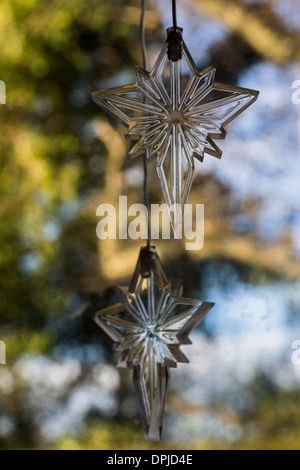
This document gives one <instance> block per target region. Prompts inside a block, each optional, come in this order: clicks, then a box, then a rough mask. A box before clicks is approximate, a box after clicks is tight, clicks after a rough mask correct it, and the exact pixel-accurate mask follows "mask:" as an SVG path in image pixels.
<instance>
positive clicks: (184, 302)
mask: <svg viewBox="0 0 300 470" xmlns="http://www.w3.org/2000/svg"><path fill="white" fill-rule="evenodd" d="M182 289H183V281H181V280H172V281H168V280H167V278H166V276H165V273H164V271H163V268H162V265H161V262H160V260H159V258H158V255H157V252H156V249H155V247H149V248H148V247H145V248H142V249H141V251H140V256H139V259H138V263H137V266H136V269H135V272H134V274H133V277H132V280H131V282H130V286H129V288H123V287H122V288H121V287H120V288H118V296H119V302H118V303H117V304H115V305H112V306H110V307H108V308H105V309H103V310H100V311H98V312H96V314H95V317H94V319H95V321H96V323H97V324H98V325H99V326H100V327H101V328H102V330H104V331H105V333H106V334H107V335H108V336H110V337H111V339H112V340H113V341H114V343H115V344H114V348H115V349H116V350H118V351H121V355H120V358H119V360H118V363H117V366H118V367H125V368H129V369H133V382H134V387H135V391H136V396H137V401H138V406H139V410H140V415H141V420H142V423H143V427H144V432H145V436H146V438H147V439H148V440H153V441H157V440H159V439H160V435H161V429H162V420H163V412H164V405H165V399H166V394H167V387H168V381H169V368H174V367H176V366H177V364H178V363H179V362H184V363H187V362H188V359H187V358H186V356H185V355H184V353H183V352H182V350H181V345H186V344H191V341H190V339H189V334H190V333H191V332H192V331H193V330H194V329H195V328H196V326H197V325H198V324H199V323H200V322H201V321H202V320H203V318H204V317H205V316H206V315H207V313H208V312H209V310H210V309H211V308H212V307H213V306H214V304H213V303H211V302H203V301H199V300H193V299H187V298H185V297H182Z"/></svg>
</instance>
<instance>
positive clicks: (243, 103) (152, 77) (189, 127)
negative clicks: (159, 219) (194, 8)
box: [92, 28, 258, 228]
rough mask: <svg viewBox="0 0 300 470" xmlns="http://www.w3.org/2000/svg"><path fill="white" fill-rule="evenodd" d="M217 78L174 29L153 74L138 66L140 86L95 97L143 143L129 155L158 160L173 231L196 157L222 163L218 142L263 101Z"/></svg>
mask: <svg viewBox="0 0 300 470" xmlns="http://www.w3.org/2000/svg"><path fill="white" fill-rule="evenodd" d="M174 34H175V36H177V38H179V41H180V44H179V46H180V47H181V51H180V56H179V57H177V58H176V57H175V59H174V58H172V53H170V42H171V41H170V37H171V36H172V37H173V35H174ZM175 46H178V45H177V44H175ZM171 52H172V51H171ZM177 59H179V60H177ZM215 73H216V69H215V68H213V67H209V68H207V69H205V70H203V71H201V72H199V71H198V70H197V67H196V65H195V63H194V61H193V59H192V57H191V55H190V53H189V51H188V49H187V47H186V45H185V43H184V42H183V40H182V29H181V28H169V29H168V38H167V41H166V43H165V44H164V46H163V48H162V50H161V53H160V54H159V56H158V59H157V61H156V63H155V65H154V67H153V69H152V71H151V72H147V71H146V70H143V69H142V68H140V67H138V66H137V67H136V68H135V78H136V83H134V84H131V85H125V86H120V87H116V88H111V89H108V90H103V91H97V92H94V93H92V99H93V101H94V102H95V103H96V104H97V105H98V106H100V107H101V108H102V109H104V110H105V111H107V112H108V113H109V114H110V115H111V116H113V117H114V118H115V119H117V120H118V121H119V122H120V123H122V124H123V125H124V126H126V127H127V131H126V134H125V135H126V137H127V138H128V139H132V140H138V142H137V143H136V144H135V145H134V146H133V147H132V149H131V150H130V155H131V156H132V157H137V156H139V155H143V154H146V155H147V157H148V158H150V159H151V158H153V157H156V168H157V174H158V178H159V181H160V185H161V189H162V192H163V196H164V200H165V203H166V206H167V209H168V213H169V217H170V221H171V224H172V226H173V228H174V223H176V221H175V220H174V207H180V208H181V211H182V213H183V209H184V204H185V203H186V202H187V200H188V197H189V194H190V191H191V186H192V180H193V175H194V158H197V159H198V160H200V161H201V162H202V161H203V159H204V155H205V154H210V155H212V156H214V157H217V158H221V156H222V151H221V150H220V148H219V147H218V146H217V145H216V144H215V142H214V141H213V139H224V138H225V136H226V131H225V126H226V125H227V124H229V123H230V122H231V121H232V120H233V119H234V118H236V117H237V116H238V115H239V114H240V113H241V112H242V111H244V110H245V109H246V108H248V106H250V105H251V104H252V103H253V102H254V101H255V100H256V99H257V97H258V92H257V91H254V90H249V89H246V88H240V87H236V86H230V85H222V84H220V83H216V82H215ZM177 222H178V221H177Z"/></svg>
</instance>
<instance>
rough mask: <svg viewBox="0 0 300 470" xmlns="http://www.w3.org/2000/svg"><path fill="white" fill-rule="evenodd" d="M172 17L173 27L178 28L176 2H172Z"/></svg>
mask: <svg viewBox="0 0 300 470" xmlns="http://www.w3.org/2000/svg"><path fill="white" fill-rule="evenodd" d="M172 15H173V27H174V28H177V10H176V0H172Z"/></svg>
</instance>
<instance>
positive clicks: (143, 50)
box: [140, 0, 151, 248]
mask: <svg viewBox="0 0 300 470" xmlns="http://www.w3.org/2000/svg"><path fill="white" fill-rule="evenodd" d="M145 17H146V0H142V13H141V25H140V36H141V43H142V54H143V68H144V69H145V70H147V68H148V64H147V54H146V38H145ZM144 203H145V206H146V209H147V214H148V216H147V248H149V247H150V245H151V231H150V213H149V195H148V158H147V154H145V155H144Z"/></svg>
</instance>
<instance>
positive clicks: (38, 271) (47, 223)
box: [0, 0, 300, 449]
mask: <svg viewBox="0 0 300 470" xmlns="http://www.w3.org/2000/svg"><path fill="white" fill-rule="evenodd" d="M147 3H148V11H147V17H146V35H147V46H148V57H149V61H150V64H151V65H153V63H154V61H155V59H156V57H157V55H158V53H159V51H160V48H161V46H162V44H163V42H164V41H165V30H166V28H167V27H168V26H170V25H171V1H163V2H162V1H159V0H152V1H150V0H149V1H148V2H147ZM177 3H178V23H179V25H180V26H181V27H183V29H184V33H183V34H184V39H185V42H186V44H187V46H188V48H189V49H190V52H191V54H192V56H193V58H194V60H195V63H196V64H197V67H198V68H199V69H201V68H205V67H207V66H209V65H215V66H216V67H217V80H218V81H220V82H223V83H228V84H236V85H239V86H243V87H248V88H252V89H257V90H260V96H259V100H258V101H257V103H255V104H254V105H253V106H251V108H249V109H248V110H247V111H246V112H245V113H243V114H242V115H241V116H239V118H238V119H236V120H235V121H234V122H233V123H231V124H230V125H229V126H228V131H229V135H228V138H227V140H226V141H224V142H221V143H220V146H221V148H222V150H223V158H222V160H221V161H219V160H216V159H214V158H213V157H211V156H206V157H205V160H204V163H202V164H200V163H199V162H196V166H197V169H196V176H195V179H194V184H193V189H192V193H191V197H190V201H189V202H193V203H199V204H205V245H204V248H203V249H202V250H201V251H199V252H193V251H190V252H186V251H185V249H184V243H183V242H175V241H174V240H171V241H159V242H158V243H157V244H156V245H157V248H158V252H159V254H160V257H161V259H162V261H163V262H164V266H165V271H166V273H167V275H168V277H169V278H171V277H179V278H185V295H186V296H187V297H192V298H199V299H203V300H207V301H212V302H216V306H215V307H214V308H213V310H211V312H210V313H209V315H208V317H207V318H206V320H205V322H204V323H203V324H202V325H200V327H199V328H198V329H197V330H196V331H195V332H194V333H193V335H192V341H193V346H187V347H184V352H185V353H186V354H187V355H188V357H189V359H190V364H189V365H182V366H180V367H178V369H177V370H174V371H172V377H171V386H170V390H169V396H168V401H167V407H166V413H165V421H164V431H163V438H162V441H161V442H160V443H158V444H151V443H148V442H147V441H145V440H144V436H143V432H142V428H141V424H140V420H139V415H138V411H137V406H136V402H135V397H134V393H133V386H132V382H131V373H130V372H129V371H127V370H118V369H116V368H115V367H114V364H115V362H116V359H117V356H118V354H117V353H115V352H113V351H112V343H111V341H110V340H109V339H108V338H107V337H106V336H105V334H103V333H102V332H101V330H100V329H99V328H98V327H97V326H96V325H95V324H94V323H93V322H92V321H91V313H92V311H94V310H95V309H96V308H101V307H104V306H107V305H110V304H112V303H114V302H115V300H116V299H115V291H114V286H115V285H116V284H121V285H128V282H129V280H130V276H131V274H132V272H133V269H134V266H135V263H136V260H137V257H138V253H139V247H140V246H141V245H142V244H143V243H142V242H141V241H140V240H139V241H130V240H121V241H118V240H115V241H99V240H98V239H97V237H96V225H97V223H98V221H99V218H97V217H96V208H97V206H98V205H99V204H102V203H112V204H117V201H118V197H119V195H128V198H129V203H133V202H142V201H143V196H142V194H143V191H142V182H143V173H142V161H141V159H137V160H134V161H131V160H130V158H129V157H128V153H127V152H128V148H129V147H128V144H127V143H126V142H125V140H124V138H123V134H124V128H122V126H119V125H118V124H116V123H115V121H114V120H112V119H110V118H109V117H107V116H106V115H105V114H104V113H102V111H101V110H100V109H99V108H97V107H96V106H95V105H94V104H93V103H92V102H91V98H90V93H91V92H92V91H94V90H100V89H103V88H106V87H112V86H117V85H123V84H126V83H131V82H133V81H134V65H135V64H138V65H141V63H142V57H141V47H140V42H139V22H140V1H139V0H109V1H108V0H52V1H51V2H49V1H46V0H1V3H0V44H1V53H0V79H1V80H3V81H5V83H6V87H7V97H6V102H7V104H6V105H1V106H0V129H1V133H0V135H1V138H0V165H1V172H0V194H1V204H0V246H1V249H0V339H1V340H3V341H5V343H6V348H7V359H6V360H7V364H6V365H1V366H0V448H2V449H20V448H24V449H38V448H48V449H155V448H158V449H299V448H300V365H295V364H293V362H292V354H293V352H294V351H293V349H292V344H293V342H294V341H295V340H300V324H299V315H300V312H299V306H300V197H299V193H300V184H299V182H300V160H299V156H300V151H299V144H300V105H298V106H297V105H295V104H293V103H292V93H293V92H294V91H295V90H293V89H292V83H293V82H294V81H295V80H297V79H300V67H299V65H298V62H299V58H300V5H299V1H298V0H256V1H252V0H227V1H226V2H225V1H222V0H181V1H180V0H178V2H177ZM149 173H150V174H149V177H150V188H151V193H150V200H151V202H162V201H161V196H160V194H161V193H160V189H159V185H158V181H157V177H156V172H155V164H154V162H153V163H152V164H151V165H150V167H149Z"/></svg>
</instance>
